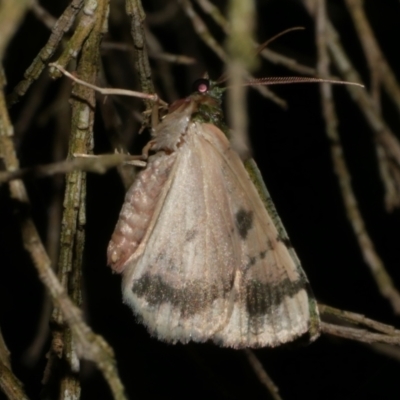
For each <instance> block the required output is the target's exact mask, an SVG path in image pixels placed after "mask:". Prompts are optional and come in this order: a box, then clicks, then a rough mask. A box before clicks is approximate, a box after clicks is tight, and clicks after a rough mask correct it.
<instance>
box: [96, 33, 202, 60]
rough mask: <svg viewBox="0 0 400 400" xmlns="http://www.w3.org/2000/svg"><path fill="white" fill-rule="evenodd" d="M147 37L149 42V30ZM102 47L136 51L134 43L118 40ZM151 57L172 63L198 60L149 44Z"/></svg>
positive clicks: (106, 43) (103, 44)
mask: <svg viewBox="0 0 400 400" xmlns="http://www.w3.org/2000/svg"><path fill="white" fill-rule="evenodd" d="M149 32H150V31H149ZM154 37H155V36H154ZM146 39H147V42H148V43H149V37H148V32H147V31H146ZM101 48H102V49H104V50H119V51H131V52H134V51H135V49H134V48H133V46H132V45H130V44H126V43H117V42H103V43H102V44H101ZM149 57H150V58H153V59H155V60H162V61H167V62H170V63H172V64H182V65H192V64H194V63H195V62H196V60H195V59H194V58H193V57H188V56H185V55H182V54H171V53H166V52H164V51H159V50H154V49H152V48H151V47H150V45H149Z"/></svg>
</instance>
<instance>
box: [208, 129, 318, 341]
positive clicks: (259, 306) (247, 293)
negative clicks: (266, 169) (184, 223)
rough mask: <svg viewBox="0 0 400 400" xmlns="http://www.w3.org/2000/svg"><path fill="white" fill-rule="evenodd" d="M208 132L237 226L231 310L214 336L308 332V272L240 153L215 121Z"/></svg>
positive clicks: (278, 336) (283, 337)
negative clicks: (237, 253) (294, 254)
mask: <svg viewBox="0 0 400 400" xmlns="http://www.w3.org/2000/svg"><path fill="white" fill-rule="evenodd" d="M203 133H204V137H205V139H206V140H207V141H209V143H210V144H212V147H213V148H214V149H215V150H216V151H217V152H218V153H219V154H220V156H221V159H222V160H223V161H222V160H221V167H222V170H223V175H224V182H225V187H226V189H227V191H228V192H229V193H230V198H229V199H230V207H231V212H232V214H233V216H234V220H235V223H236V226H237V228H238V229H237V231H238V232H239V238H238V241H239V246H240V249H241V252H240V253H241V260H240V268H239V269H238V270H237V271H236V276H235V289H236V293H237V297H236V298H235V302H234V307H233V312H232V315H231V318H230V320H229V323H228V325H227V326H226V327H225V328H224V329H223V330H221V331H220V332H218V333H217V334H216V339H217V340H218V339H219V340H221V341H223V342H225V343H227V344H228V345H230V346H233V347H246V346H250V347H259V346H276V345H279V344H281V343H285V342H288V341H291V340H294V339H295V338H297V337H299V336H301V335H303V334H305V333H307V332H308V331H309V329H310V317H311V316H310V311H311V312H312V313H314V312H316V310H314V309H313V310H310V307H314V302H313V301H312V302H311V301H309V297H310V296H311V297H312V298H313V295H312V293H311V290H310V287H309V283H308V281H307V278H306V276H305V274H304V272H303V270H302V268H301V266H300V264H299V262H298V259H297V257H296V258H294V257H292V256H291V253H292V252H293V249H291V244H290V242H289V240H288V239H287V237H286V236H282V235H280V234H279V233H278V230H277V228H276V226H275V225H274V223H273V219H272V217H271V216H270V215H269V214H268V213H267V210H266V208H265V205H264V204H263V202H262V201H261V199H260V196H259V195H258V192H257V190H256V188H255V187H254V185H253V183H252V182H251V179H250V177H249V175H248V173H247V171H246V169H245V168H244V166H243V163H242V161H241V160H240V158H239V157H238V155H237V154H236V153H235V152H233V151H232V150H231V149H230V148H229V144H228V141H227V139H226V138H225V135H224V134H223V133H222V132H221V131H220V130H219V129H218V128H216V127H215V126H214V125H208V124H207V125H204V126H203Z"/></svg>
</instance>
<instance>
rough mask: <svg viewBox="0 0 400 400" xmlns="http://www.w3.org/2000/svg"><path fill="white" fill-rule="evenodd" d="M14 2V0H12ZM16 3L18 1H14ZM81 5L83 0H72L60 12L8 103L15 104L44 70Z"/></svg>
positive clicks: (9, 97)
mask: <svg viewBox="0 0 400 400" xmlns="http://www.w3.org/2000/svg"><path fill="white" fill-rule="evenodd" d="M11 1H12V0H11ZM14 2H15V1H14ZM15 3H18V2H15ZM82 6H83V0H72V1H71V3H70V4H69V6H68V7H67V8H66V9H65V11H64V12H63V13H62V15H61V17H60V18H59V19H58V21H57V23H56V24H55V25H54V27H53V30H52V33H51V35H50V37H49V40H48V41H47V43H46V44H45V46H44V47H43V48H42V49H41V50H40V52H39V54H38V55H37V56H36V57H35V59H34V60H33V62H32V64H31V65H30V66H29V67H28V69H27V70H26V71H25V73H24V79H23V80H22V81H21V82H19V83H18V84H17V86H16V87H15V88H14V90H13V91H12V93H11V94H10V95H9V96H8V98H7V100H8V104H9V105H13V104H15V103H16V102H17V101H18V100H19V98H20V97H22V96H23V95H24V94H25V93H26V91H27V90H28V89H29V87H30V86H31V85H32V83H33V82H34V81H36V79H38V78H39V76H40V74H41V73H42V71H43V70H44V68H45V66H46V63H47V61H48V60H49V59H50V58H51V57H52V56H53V55H54V53H55V51H56V50H57V48H58V45H59V44H60V42H61V39H62V38H63V36H64V35H65V33H66V32H68V31H69V29H70V28H71V26H72V24H73V23H74V22H75V18H76V16H77V15H78V13H79V11H80V10H81V8H82Z"/></svg>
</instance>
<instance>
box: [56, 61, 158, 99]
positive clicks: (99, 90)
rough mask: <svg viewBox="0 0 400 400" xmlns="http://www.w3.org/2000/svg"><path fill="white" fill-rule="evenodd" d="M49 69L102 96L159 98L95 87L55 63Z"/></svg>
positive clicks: (131, 91)
mask: <svg viewBox="0 0 400 400" xmlns="http://www.w3.org/2000/svg"><path fill="white" fill-rule="evenodd" d="M49 67H53V68H55V69H57V70H59V71H61V72H62V73H63V74H64V75H65V76H67V77H68V78H70V79H72V80H73V81H74V82H76V83H79V84H80V85H82V86H85V87H87V88H90V89H93V90H95V91H96V92H99V93H101V94H104V95H109V96H111V95H118V96H131V97H138V98H140V99H147V100H151V101H157V100H159V98H158V96H157V95H156V94H149V93H142V92H135V91H134V90H127V89H112V88H101V87H98V86H96V85H92V84H91V83H88V82H85V81H84V80H82V79H79V78H77V77H75V76H74V75H72V74H71V73H69V72H68V71H67V70H66V69H65V68H63V67H62V66H61V65H59V64H57V63H50V64H49Z"/></svg>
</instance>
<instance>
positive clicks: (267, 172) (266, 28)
mask: <svg viewBox="0 0 400 400" xmlns="http://www.w3.org/2000/svg"><path fill="white" fill-rule="evenodd" d="M54 3H57V4H53V2H52V1H50V0H48V1H45V0H43V1H42V2H41V4H42V5H43V6H44V7H46V8H47V9H48V10H50V11H51V12H52V13H53V15H54V16H58V15H60V13H61V12H62V10H63V7H65V6H66V4H67V3H66V2H54ZM144 3H146V4H145V9H146V10H147V11H148V12H149V17H150V15H151V14H152V13H154V12H157V11H159V10H161V9H162V8H163V7H164V5H165V4H166V3H168V2H167V1H162V2H158V1H155V0H154V1H150V2H144ZM218 5H219V6H220V7H221V9H222V10H224V9H225V6H226V4H225V2H222V1H221V2H218ZM113 6H119V8H120V10H123V4H122V2H115V1H114V2H113ZM257 6H258V31H257V35H258V38H259V41H264V40H266V39H267V38H269V37H271V36H273V35H275V34H276V33H278V32H280V31H282V30H284V29H287V28H290V27H293V26H304V27H306V30H305V31H302V32H293V33H290V34H288V35H286V36H284V37H282V38H279V39H278V40H277V41H276V42H274V43H272V44H271V45H270V48H271V49H273V50H276V51H279V52H282V53H283V54H285V55H287V56H290V57H292V58H295V59H296V60H298V61H299V62H300V63H303V64H306V65H309V66H313V65H315V56H316V54H315V45H314V28H313V21H312V19H311V18H310V17H309V15H308V14H307V12H306V11H305V10H304V8H303V7H302V6H301V3H300V2H298V1H294V0H293V1H289V0H275V1H273V0H270V1H267V0H264V1H262V0H260V1H257ZM328 6H329V7H328V11H329V16H330V18H331V20H332V22H333V23H334V25H335V26H336V28H337V29H338V31H339V32H340V35H341V41H342V44H343V45H344V47H345V49H346V50H347V52H348V53H349V55H350V56H351V58H352V61H353V63H354V64H355V65H356V67H357V69H358V70H359V72H360V73H361V75H362V77H363V79H364V81H365V82H367V83H368V79H369V75H368V70H367V66H366V61H365V59H364V57H363V54H362V51H361V48H360V44H359V41H358V39H357V36H356V35H355V31H354V28H353V25H352V22H351V19H350V17H349V15H348V13H347V11H346V8H345V6H344V3H343V2H342V1H328ZM365 6H366V11H367V14H368V17H369V18H370V22H371V24H372V27H373V28H374V31H375V34H376V37H377V39H378V41H379V43H380V45H381V46H382V50H383V52H384V53H385V56H386V57H387V60H388V61H389V63H390V64H391V66H392V68H393V70H394V71H395V72H396V71H398V70H399V68H400V59H399V56H398V37H399V34H400V25H399V23H398V21H399V15H400V3H399V2H398V1H397V0H385V1H379V2H378V1H374V0H366V1H365ZM123 21H124V24H121V25H115V24H114V25H111V27H110V32H111V33H110V34H109V35H108V36H107V37H106V38H105V39H107V40H113V41H128V40H129V22H128V19H127V17H125V19H124V20H123ZM205 21H206V22H207V23H208V24H209V26H210V27H212V26H213V24H212V23H211V21H210V19H209V18H207V17H206V18H205ZM150 28H151V30H152V31H153V33H154V34H155V35H156V36H157V37H158V38H159V40H160V41H161V42H162V44H163V46H164V48H165V50H166V51H169V52H171V53H179V54H186V55H190V56H194V57H196V59H197V61H198V62H197V64H196V65H195V66H192V67H186V66H178V67H176V66H173V67H172V71H173V78H174V82H173V85H174V86H175V87H176V90H177V93H178V94H179V96H181V97H183V96H185V95H187V94H188V93H189V90H190V83H191V82H192V80H193V79H194V78H195V77H198V76H199V75H200V74H201V73H202V72H204V70H205V69H207V70H208V71H209V73H210V76H211V77H213V78H217V77H218V76H219V74H220V73H221V72H222V71H223V65H222V64H221V63H220V62H219V60H218V59H217V58H216V56H214V55H213V54H212V52H211V51H210V50H209V49H208V48H207V47H206V46H205V45H204V44H203V43H202V42H201V41H200V40H199V39H196V36H195V35H194V33H193V30H192V28H191V25H190V23H189V22H188V20H187V19H186V17H185V16H184V14H183V13H181V12H179V13H178V14H177V15H176V16H175V17H174V19H173V21H172V22H169V23H167V24H165V25H161V26H151V27H150ZM212 31H213V33H215V35H216V37H217V39H218V40H220V41H221V43H222V42H223V35H222V34H221V32H220V30H219V29H218V28H215V27H214V28H212ZM48 35H49V31H48V30H47V29H46V28H45V27H43V25H42V24H41V23H40V22H39V21H37V20H36V19H35V18H34V17H33V16H32V15H27V17H26V19H25V21H24V23H23V25H22V26H21V28H20V29H19V31H18V32H17V34H16V36H15V37H14V39H13V41H12V42H11V44H10V46H9V49H8V52H7V57H6V60H5V71H6V75H7V79H8V83H9V85H8V91H9V92H10V91H11V90H12V88H13V87H14V86H15V84H16V83H18V81H19V80H20V79H22V75H23V72H24V70H25V69H26V68H27V67H28V65H29V64H30V62H31V60H32V59H33V57H34V56H35V55H36V54H37V52H38V51H39V50H40V48H41V47H42V46H43V45H44V44H45V42H46V40H47V38H48ZM184 35H187V36H186V39H185V40H184V39H182V37H183V36H184ZM128 43H129V42H128ZM119 57H120V56H119V53H116V54H114V53H111V54H110V53H107V52H106V53H105V54H104V64H105V67H106V71H107V66H110V64H112V63H113V62H118V63H119V62H120V59H119ZM121 63H123V60H122V59H121ZM121 68H125V71H126V75H123V76H122V77H121V79H120V81H118V82H114V81H112V80H111V79H110V82H108V84H109V85H110V86H113V87H118V86H119V87H125V88H127V87H129V88H134V87H135V86H134V82H135V79H134V78H131V77H129V74H132V76H134V73H133V72H132V70H129V68H131V66H130V65H129V64H127V65H126V67H125V66H123V67H121ZM256 74H257V76H287V75H296V74H295V73H293V72H291V71H288V70H286V69H284V68H280V67H277V66H271V64H268V63H267V62H265V61H263V62H262V64H261V68H260V69H259V70H258V71H257V73H256ZM110 76H112V74H110ZM156 78H157V76H156ZM156 84H158V85H159V87H160V86H161V85H160V84H159V80H157V79H156ZM59 85H60V84H59V82H55V83H52V84H51V85H49V86H48V88H47V89H46V91H45V92H44V93H43V96H45V97H44V98H43V99H41V101H42V105H41V106H40V109H39V110H38V112H37V116H36V117H35V118H33V120H32V123H31V125H30V127H29V129H28V130H27V131H26V132H25V133H24V135H23V136H18V131H17V132H16V135H17V138H16V144H17V148H18V156H19V157H20V160H21V164H22V166H30V165H34V164H38V163H46V162H51V161H52V158H51V154H52V153H51V148H52V146H53V144H54V143H53V141H54V137H55V132H54V130H55V124H54V122H52V120H51V118H50V119H49V120H48V121H47V122H46V123H41V122H40V121H41V119H40V117H43V113H45V111H46V110H48V108H49V107H50V105H51V104H52V102H53V101H54V98H55V93H56V91H57V90H58V88H59ZM273 89H274V91H275V92H276V93H278V94H279V95H280V96H281V97H283V98H284V99H285V100H286V101H287V103H288V109H287V110H283V109H281V108H279V107H278V106H277V105H275V104H272V103H271V102H270V101H267V100H265V99H264V98H262V97H261V96H260V95H259V94H258V93H257V92H256V91H254V90H250V91H249V95H248V100H249V102H248V110H249V116H250V129H249V131H250V135H251V141H252V144H253V149H254V158H255V160H256V161H257V163H258V165H259V167H260V169H261V171H262V173H263V176H264V179H265V182H266V185H267V187H268V189H269V191H270V193H271V195H272V198H273V200H274V202H275V204H276V207H277V209H278V212H279V214H280V216H281V218H282V220H283V222H284V225H285V227H286V229H287V231H288V233H289V236H290V238H291V241H292V243H293V245H294V247H295V249H296V251H297V253H298V255H299V258H300V259H301V261H302V264H303V267H304V269H305V271H306V273H307V275H308V277H309V280H310V282H311V285H312V288H313V290H314V292H315V295H316V297H317V299H318V301H320V302H321V303H325V304H329V305H331V306H334V307H338V308H342V309H345V310H351V311H354V312H357V313H361V314H365V315H367V316H368V317H370V318H373V319H376V320H379V321H381V322H384V323H388V324H394V325H396V326H399V321H398V317H395V316H394V315H393V311H392V309H391V307H390V305H389V303H388V302H387V301H386V300H385V299H383V297H382V296H381V295H380V294H379V293H378V290H377V287H376V284H375V282H374V280H373V279H372V276H371V274H370V272H369V270H368V267H367V266H366V264H365V263H364V262H363V260H362V256H361V253H360V250H359V248H358V244H357V241H356V239H355V236H354V234H353V231H352V228H351V226H350V224H349V222H348V220H347V218H346V214H345V209H344V206H343V203H342V199H341V194H340V191H339V187H338V182H337V179H336V177H335V174H334V172H333V169H332V162H331V156H330V149H329V143H328V141H327V139H326V136H325V133H324V122H323V119H322V117H321V111H320V110H321V107H320V101H319V88H318V86H317V85H312V84H307V85H290V86H281V87H274V88H273ZM360 90H361V89H360ZM160 91H161V95H162V96H163V93H162V88H161V89H160ZM334 93H335V99H336V100H337V103H336V104H337V111H338V115H339V118H340V133H341V139H342V141H343V145H344V152H345V157H346V161H347V163H348V166H349V168H350V171H351V174H352V177H353V180H352V184H353V188H354V191H355V193H356V195H357V198H358V201H359V206H360V209H361V212H362V214H363V217H364V219H365V222H366V226H367V229H368V232H369V233H370V235H371V238H372V240H373V241H374V244H375V246H376V250H377V252H378V254H379V255H380V256H381V258H382V259H383V261H384V262H385V265H386V267H387V269H388V271H389V273H390V275H391V276H392V278H393V280H394V282H395V283H396V284H397V286H398V287H400V269H399V263H400V255H399V249H400V245H399V236H400V235H399V226H400V225H399V222H400V221H399V216H400V214H399V211H398V210H397V211H394V212H393V213H391V214H389V213H387V212H386V211H385V208H384V202H383V194H384V192H383V187H382V184H381V181H380V178H379V173H378V169H377V163H376V154H375V150H374V140H373V135H372V132H371V130H370V129H369V127H368V126H367V124H366V122H365V120H364V118H363V116H362V115H361V113H360V111H359V110H358V108H357V107H356V106H355V104H354V103H353V102H352V101H351V100H350V98H349V96H348V94H347V91H346V89H345V88H344V87H336V88H334ZM167 100H169V101H170V100H172V99H167ZM24 101H25V99H22V101H21V102H20V103H19V104H18V105H16V106H15V107H13V109H12V110H11V116H12V119H13V121H14V122H18V118H19V117H20V115H21V110H23V107H24ZM122 102H125V103H124V104H129V101H128V100H123V101H122ZM383 107H384V108H383V112H384V115H385V116H386V117H387V121H388V122H389V124H390V126H391V127H392V129H393V130H394V131H395V132H396V131H398V128H399V121H398V115H396V112H395V110H394V107H393V106H392V104H391V103H390V102H389V101H388V99H387V98H386V97H385V96H384V97H383ZM122 108H123V107H122ZM138 109H140V108H138ZM123 112H124V109H123V111H122V113H123ZM125 112H126V111H125ZM145 135H148V134H147V133H145ZM147 138H148V136H146V137H142V138H140V139H139V141H136V145H134V146H131V147H130V150H131V152H132V153H135V152H137V151H138V148H140V146H141V145H142V142H145V141H146V140H147ZM94 151H95V153H104V152H112V151H113V150H112V149H111V147H110V144H109V141H108V139H107V137H106V135H105V133H104V129H103V126H102V120H101V116H100V115H98V116H97V117H96V124H95V150H94ZM26 183H27V187H28V191H29V196H30V198H31V201H32V212H33V216H34V219H35V222H36V223H37V225H38V228H39V231H40V233H41V235H42V237H43V238H44V239H45V238H46V235H47V233H46V224H47V219H48V218H49V215H48V207H49V202H50V198H51V194H52V193H53V191H54V183H53V180H52V179H50V178H46V179H41V180H35V181H33V180H30V181H27V182H26ZM123 195H124V188H123V186H122V184H121V181H120V179H119V177H118V175H117V173H116V171H115V170H113V171H109V172H108V173H107V174H105V175H89V177H88V194H87V239H86V249H85V257H84V271H83V274H84V290H85V310H86V312H87V320H88V322H89V324H90V325H91V326H92V328H93V329H94V331H95V332H97V333H100V334H102V335H103V336H104V337H105V339H106V340H107V341H108V342H109V343H110V345H111V346H112V347H113V348H114V350H115V354H116V359H117V362H118V368H119V371H120V374H121V378H122V381H123V382H124V384H125V386H126V390H127V394H128V396H129V398H137V399H140V398H154V399H159V398H160V399H161V398H176V399H186V398H191V397H195V396H196V397H198V398H210V399H214V398H215V399H225V398H226V399H241V398H252V399H261V398H271V397H270V395H269V394H268V393H267V392H266V390H265V388H264V387H263V386H262V385H261V384H260V383H259V381H258V380H257V378H256V377H255V375H254V373H253V371H252V370H251V368H250V366H249V364H248V362H247V360H246V357H245V355H244V353H242V352H240V351H235V350H231V349H222V348H218V347H216V346H214V345H213V344H189V345H186V346H183V345H168V344H164V343H161V342H159V341H157V340H156V339H154V338H151V337H150V336H149V334H148V333H147V331H146V330H145V328H144V327H143V326H141V325H138V324H137V323H136V322H135V319H134V318H133V316H132V312H131V310H130V309H129V308H128V307H127V306H125V305H123V304H122V302H121V294H120V277H119V276H117V275H113V274H112V273H111V271H110V269H109V268H108V267H107V266H106V247H107V243H108V241H109V239H110V236H111V233H112V231H113V228H114V225H115V222H116V220H117V217H118V213H119V209H120V207H121V204H122V201H123ZM0 201H1V203H0V204H1V211H0V212H1V214H0V221H1V222H0V248H1V258H0V260H1V261H0V326H1V328H2V332H3V335H4V338H5V340H6V343H7V345H8V347H9V349H10V351H11V353H12V363H13V369H14V372H15V374H16V375H17V376H18V377H19V378H20V379H21V380H22V382H24V384H25V389H26V392H27V394H28V395H29V396H30V397H31V398H32V399H36V398H39V393H40V389H41V384H40V380H41V378H42V375H43V369H44V366H45V363H46V359H45V351H46V349H47V347H48V345H47V346H46V348H45V349H44V351H43V354H42V356H41V357H40V359H39V361H38V362H37V363H36V364H35V365H33V366H29V365H27V363H26V362H25V361H24V354H25V352H26V350H27V347H28V346H29V345H30V343H31V341H32V339H33V337H34V335H35V331H36V328H37V322H38V319H39V314H40V313H41V307H42V302H43V299H44V291H43V288H42V285H41V283H40V282H39V280H38V277H37V274H36V270H35V269H34V267H33V264H32V263H31V260H30V258H29V256H28V254H27V253H26V252H25V251H24V250H23V247H22V242H21V237H20V231H19V227H18V224H17V220H16V218H15V216H14V212H13V205H12V202H11V201H10V200H9V198H8V188H7V187H6V186H2V187H0ZM256 354H257V356H258V357H259V359H260V360H261V361H262V363H263V365H264V367H265V369H266V371H267V372H268V373H269V374H270V376H271V377H272V379H273V380H274V381H275V383H276V385H277V386H278V387H279V389H280V393H281V395H282V397H283V399H285V400H289V399H299V398H308V399H355V398H363V399H378V398H379V399H397V398H399V395H400V389H399V385H398V376H399V374H400V366H399V362H398V361H396V359H395V358H393V357H387V356H384V355H382V354H380V353H378V352H376V351H375V350H374V349H373V348H371V347H370V346H365V345H362V344H359V343H354V342H350V341H346V340H340V339H336V338H332V337H327V336H322V337H321V338H320V339H318V340H317V341H316V342H315V343H314V344H312V345H310V346H307V347H291V346H288V347H285V346H282V347H280V348H276V349H261V350H257V351H256ZM82 380H83V383H82V385H83V389H82V398H83V399H99V398H102V399H103V398H104V399H108V398H111V394H110V393H109V389H108V388H107V386H106V383H105V382H104V380H103V379H102V377H101V375H100V373H99V372H98V371H97V370H96V369H95V368H93V366H91V365H86V364H85V366H84V368H83V372H82ZM1 396H2V395H1V394H0V398H1Z"/></svg>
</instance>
